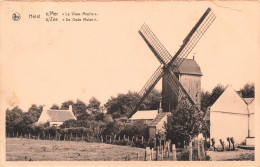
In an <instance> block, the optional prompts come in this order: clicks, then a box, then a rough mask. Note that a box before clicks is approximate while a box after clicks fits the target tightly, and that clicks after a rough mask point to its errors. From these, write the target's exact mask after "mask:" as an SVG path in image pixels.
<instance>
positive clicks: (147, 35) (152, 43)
mask: <svg viewBox="0 0 260 167" xmlns="http://www.w3.org/2000/svg"><path fill="white" fill-rule="evenodd" d="M139 34H140V35H141V36H142V38H143V39H144V41H145V42H146V44H147V45H148V47H149V48H150V49H151V50H152V52H153V53H154V55H155V56H156V58H157V59H158V60H159V61H160V62H161V63H162V64H164V65H166V64H168V63H169V62H170V61H171V59H172V56H171V55H170V53H169V52H168V51H167V50H166V48H165V47H164V46H163V44H162V43H161V42H160V41H159V39H158V38H157V37H156V36H155V34H154V33H153V32H152V31H151V29H150V28H149V27H148V26H147V25H146V24H143V26H142V27H141V29H140V30H139Z"/></svg>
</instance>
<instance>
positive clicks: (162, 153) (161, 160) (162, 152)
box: [161, 146, 163, 161]
mask: <svg viewBox="0 0 260 167" xmlns="http://www.w3.org/2000/svg"><path fill="white" fill-rule="evenodd" d="M161 161H163V146H161Z"/></svg>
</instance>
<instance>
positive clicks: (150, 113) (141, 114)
mask: <svg viewBox="0 0 260 167" xmlns="http://www.w3.org/2000/svg"><path fill="white" fill-rule="evenodd" d="M157 114H158V110H141V111H137V112H136V113H135V114H134V115H133V116H132V117H131V118H130V120H136V119H151V120H153V119H154V118H155V117H156V115H157Z"/></svg>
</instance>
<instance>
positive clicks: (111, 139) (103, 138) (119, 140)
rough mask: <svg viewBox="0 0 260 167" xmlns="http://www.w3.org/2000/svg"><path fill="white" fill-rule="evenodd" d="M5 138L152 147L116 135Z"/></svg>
mask: <svg viewBox="0 0 260 167" xmlns="http://www.w3.org/2000/svg"><path fill="white" fill-rule="evenodd" d="M6 137H10V138H27V139H39V140H57V141H82V142H100V143H107V144H117V145H131V146H136V147H143V148H145V146H148V145H149V144H150V145H154V144H153V143H152V142H150V141H149V140H145V138H144V136H131V137H130V136H126V135H123V136H117V135H113V136H112V135H90V134H88V133H87V134H83V133H82V134H75V133H74V134H73V133H68V134H67V133H62V134H61V133H56V134H55V135H52V134H51V133H45V132H43V133H38V134H34V135H32V134H31V133H25V134H23V133H18V132H17V133H7V134H6Z"/></svg>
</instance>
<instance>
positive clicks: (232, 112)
mask: <svg viewBox="0 0 260 167" xmlns="http://www.w3.org/2000/svg"><path fill="white" fill-rule="evenodd" d="M249 102H250V99H243V98H242V97H241V96H240V95H239V94H238V93H237V92H236V91H235V90H233V89H232V88H231V87H230V86H228V87H227V88H226V89H225V91H224V92H223V93H222V94H221V96H220V97H219V98H218V99H217V100H216V102H215V103H214V104H213V105H212V106H211V107H210V138H215V141H216V145H219V144H220V142H219V139H223V140H224V141H226V142H227V140H226V139H227V137H234V140H235V144H241V143H242V142H246V139H247V138H250V139H252V138H253V137H254V136H253V135H254V133H253V129H254V124H253V121H254V114H253V113H254V106H253V105H254V104H253V103H250V104H248V103H249ZM251 102H252V99H251ZM252 143H253V141H251V142H249V143H247V144H249V145H253V144H252Z"/></svg>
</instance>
